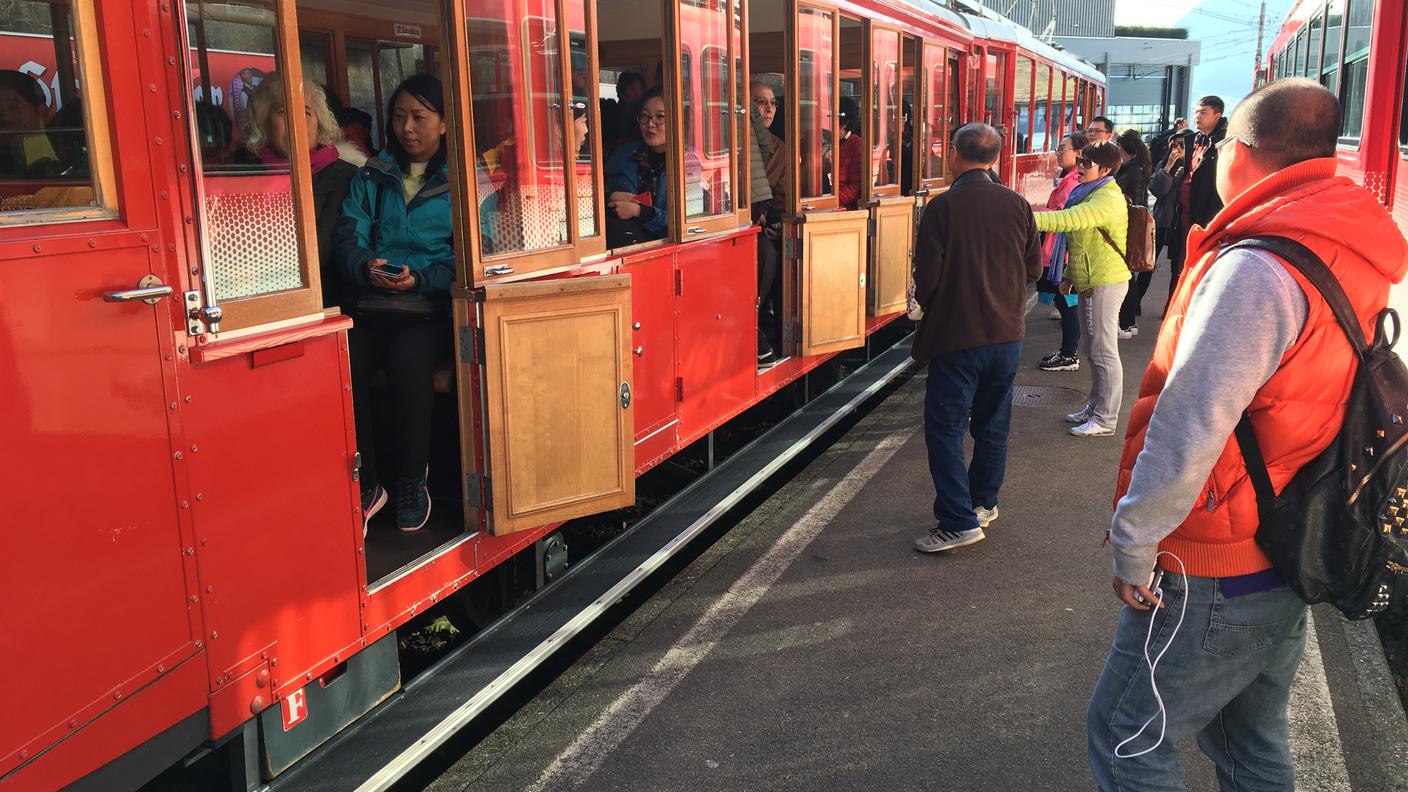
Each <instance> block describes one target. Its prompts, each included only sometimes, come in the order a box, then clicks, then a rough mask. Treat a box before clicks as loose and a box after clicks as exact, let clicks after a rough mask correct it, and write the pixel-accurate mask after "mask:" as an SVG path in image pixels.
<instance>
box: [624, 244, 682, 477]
mask: <svg viewBox="0 0 1408 792" xmlns="http://www.w3.org/2000/svg"><path fill="white" fill-rule="evenodd" d="M621 272H622V273H624V274H627V275H630V276H631V321H632V323H633V325H638V327H636V328H635V329H633V330H632V332H631V350H632V359H631V363H632V367H633V374H632V377H633V378H632V382H633V383H634V384H633V387H634V389H635V390H634V393H633V396H632V398H633V400H634V407H633V412H634V415H635V422H636V426H635V449H636V472H637V473H640V472H642V471H644V470H645V469H646V468H649V467H650V466H652V465H653V464H655V463H656V462H657V461H658V460H659V459H660V458H661V457H662V456H666V455H668V454H669V452H671V451H673V450H674V448H675V443H676V441H677V439H678V437H679V432H678V425H679V420H678V419H679V412H678V405H677V404H676V401H675V386H674V380H675V310H674V305H675V285H676V281H675V254H674V251H673V250H663V251H655V252H654V254H653V255H646V256H637V257H633V258H630V259H628V260H627V262H626V263H625V264H624V265H623V266H622V267H621Z"/></svg>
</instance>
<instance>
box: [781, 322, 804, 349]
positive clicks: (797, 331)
mask: <svg viewBox="0 0 1408 792" xmlns="http://www.w3.org/2000/svg"><path fill="white" fill-rule="evenodd" d="M801 334H802V325H801V324H800V323H798V322H783V323H782V345H783V346H784V347H787V348H789V349H790V348H791V347H792V345H793V344H795V343H797V338H798V337H799V336H800V335H801Z"/></svg>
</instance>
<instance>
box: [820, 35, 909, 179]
mask: <svg viewBox="0 0 1408 792" xmlns="http://www.w3.org/2000/svg"><path fill="white" fill-rule="evenodd" d="M863 22H864V27H863V28H862V29H863V30H864V31H865V47H864V52H865V56H864V61H863V64H862V66H861V81H862V84H863V86H864V90H863V91H862V92H861V95H862V96H864V97H865V104H864V105H863V111H862V114H863V116H864V121H863V122H862V125H861V130H862V134H861V146H862V147H863V148H864V150H865V166H864V177H863V179H862V182H863V183H862V185H861V202H862V203H863V204H866V203H870V202H872V201H877V200H879V199H881V198H894V197H897V196H899V195H900V181H901V178H900V168H899V165H900V157H901V154H900V152H901V151H903V150H904V147H903V145H902V144H903V142H904V131H903V127H904V104H903V102H904V99H903V97H902V96H901V97H900V104H899V106H898V107H896V108H895V109H896V110H897V112H896V113H895V120H896V122H897V126H896V129H895V130H894V131H893V132H892V133H891V136H890V141H889V143H890V145H891V147H892V151H891V152H890V160H891V162H894V163H895V182H894V184H876V183H875V177H874V176H872V175H871V168H872V167H873V166H874V160H875V143H876V135H878V134H879V130H877V129H875V109H876V107H877V106H878V105H877V102H878V101H879V99H880V97H878V96H876V95H875V85H876V82H875V81H876V80H877V79H879V75H880V74H881V73H883V71H884V70H883V69H882V68H881V67H880V66H879V64H877V62H876V60H875V37H876V36H877V35H892V36H894V37H895V44H896V45H897V49H896V57H897V60H896V62H895V66H896V67H897V71H896V73H895V81H896V83H897V84H898V85H899V86H900V90H901V91H903V80H904V31H902V30H900V29H899V28H898V27H896V26H894V25H891V24H888V23H885V22H876V21H875V20H873V19H865V20H863ZM833 184H834V182H833Z"/></svg>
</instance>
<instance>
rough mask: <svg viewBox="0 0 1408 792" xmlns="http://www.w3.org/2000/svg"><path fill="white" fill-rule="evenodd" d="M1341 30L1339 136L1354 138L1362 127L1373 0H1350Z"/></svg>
mask: <svg viewBox="0 0 1408 792" xmlns="http://www.w3.org/2000/svg"><path fill="white" fill-rule="evenodd" d="M1347 16H1348V24H1347V27H1348V29H1347V30H1346V31H1345V42H1344V67H1343V74H1344V77H1343V78H1342V79H1343V84H1342V85H1341V86H1340V106H1341V107H1343V108H1344V120H1343V122H1342V124H1341V129H1340V136H1341V137H1342V138H1344V139H1346V140H1349V141H1352V140H1358V139H1359V136H1360V134H1362V132H1363V128H1364V100H1365V93H1364V92H1365V87H1366V86H1367V84H1368V79H1369V33H1370V27H1371V26H1372V25H1373V22H1374V0H1350V2H1349V13H1348V15H1347Z"/></svg>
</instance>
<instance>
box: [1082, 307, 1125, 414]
mask: <svg viewBox="0 0 1408 792" xmlns="http://www.w3.org/2000/svg"><path fill="white" fill-rule="evenodd" d="M1128 291H1129V282H1128V281H1125V282H1124V283H1112V284H1110V285H1109V286H1096V287H1095V288H1093V289H1090V290H1088V291H1083V292H1081V294H1080V328H1081V331H1080V355H1081V357H1083V358H1085V362H1086V363H1087V364H1089V366H1090V414H1091V416H1092V417H1093V418H1094V419H1095V422H1096V423H1098V424H1100V425H1101V426H1103V427H1105V428H1107V429H1114V428H1115V426H1116V425H1117V424H1119V420H1120V402H1121V401H1123V400H1124V367H1123V366H1121V365H1120V347H1119V343H1120V340H1119V337H1118V336H1117V335H1116V333H1117V332H1118V331H1119V319H1120V305H1121V304H1122V303H1123V302H1124V296H1125V293H1126V292H1128Z"/></svg>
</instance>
